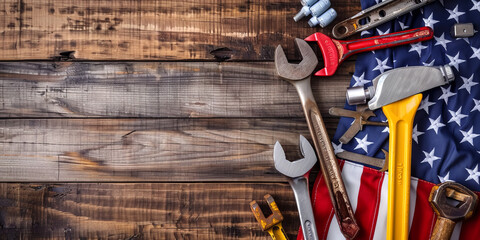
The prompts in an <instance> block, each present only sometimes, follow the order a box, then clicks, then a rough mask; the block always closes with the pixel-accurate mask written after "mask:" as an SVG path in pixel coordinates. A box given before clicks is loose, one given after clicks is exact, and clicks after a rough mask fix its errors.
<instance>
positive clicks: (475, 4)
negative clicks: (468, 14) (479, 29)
mask: <svg viewBox="0 0 480 240" xmlns="http://www.w3.org/2000/svg"><path fill="white" fill-rule="evenodd" d="M472 3H473V6H472V7H471V8H470V11H479V12H480V2H477V0H472Z"/></svg>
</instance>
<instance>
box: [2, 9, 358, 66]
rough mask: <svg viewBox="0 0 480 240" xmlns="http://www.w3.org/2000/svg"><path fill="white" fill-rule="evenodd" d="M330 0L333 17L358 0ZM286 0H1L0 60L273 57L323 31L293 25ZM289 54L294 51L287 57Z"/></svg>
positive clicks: (350, 12)
mask: <svg viewBox="0 0 480 240" xmlns="http://www.w3.org/2000/svg"><path fill="white" fill-rule="evenodd" d="M351 2H352V1H349V0H338V1H332V6H333V7H334V8H335V9H336V10H337V12H338V14H339V16H338V18H337V20H336V22H338V21H341V20H342V19H345V18H347V17H350V16H353V15H354V14H355V13H356V12H358V11H359V10H360V3H355V4H351ZM300 8H301V5H300V3H299V1H290V0H262V1H244V0H227V1H219V0H200V1H169V0H146V1H135V0H117V1H96V0H56V1H35V0H6V1H3V3H2V4H0V14H1V15H2V17H1V18H0V19H1V20H0V42H1V44H0V60H25V59H50V58H52V57H54V56H58V55H59V54H60V52H64V51H76V53H75V56H76V58H80V59H89V60H187V59H188V60H192V59H196V60H215V59H219V60H224V59H237V60H272V59H273V53H274V50H275V47H276V46H277V45H278V44H283V45H285V46H287V48H293V39H294V38H295V37H300V38H304V37H307V36H308V35H310V34H312V33H314V32H316V31H323V32H325V33H329V32H330V29H331V27H332V26H333V25H334V23H333V24H331V25H330V27H329V28H327V29H321V28H310V27H308V24H307V20H308V18H305V19H303V20H302V21H301V22H298V23H295V22H294V21H293V19H292V18H293V16H294V15H295V14H296V13H297V11H298V10H300ZM290 56H293V55H290Z"/></svg>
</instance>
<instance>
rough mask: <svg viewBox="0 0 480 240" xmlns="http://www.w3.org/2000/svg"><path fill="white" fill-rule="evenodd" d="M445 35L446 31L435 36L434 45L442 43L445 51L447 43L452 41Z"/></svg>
mask: <svg viewBox="0 0 480 240" xmlns="http://www.w3.org/2000/svg"><path fill="white" fill-rule="evenodd" d="M444 35H445V33H442V36H440V37H438V38H437V37H435V41H436V43H435V45H434V46H437V45H441V46H442V47H443V49H445V51H447V43H449V42H452V41H450V40H448V39H445V37H444Z"/></svg>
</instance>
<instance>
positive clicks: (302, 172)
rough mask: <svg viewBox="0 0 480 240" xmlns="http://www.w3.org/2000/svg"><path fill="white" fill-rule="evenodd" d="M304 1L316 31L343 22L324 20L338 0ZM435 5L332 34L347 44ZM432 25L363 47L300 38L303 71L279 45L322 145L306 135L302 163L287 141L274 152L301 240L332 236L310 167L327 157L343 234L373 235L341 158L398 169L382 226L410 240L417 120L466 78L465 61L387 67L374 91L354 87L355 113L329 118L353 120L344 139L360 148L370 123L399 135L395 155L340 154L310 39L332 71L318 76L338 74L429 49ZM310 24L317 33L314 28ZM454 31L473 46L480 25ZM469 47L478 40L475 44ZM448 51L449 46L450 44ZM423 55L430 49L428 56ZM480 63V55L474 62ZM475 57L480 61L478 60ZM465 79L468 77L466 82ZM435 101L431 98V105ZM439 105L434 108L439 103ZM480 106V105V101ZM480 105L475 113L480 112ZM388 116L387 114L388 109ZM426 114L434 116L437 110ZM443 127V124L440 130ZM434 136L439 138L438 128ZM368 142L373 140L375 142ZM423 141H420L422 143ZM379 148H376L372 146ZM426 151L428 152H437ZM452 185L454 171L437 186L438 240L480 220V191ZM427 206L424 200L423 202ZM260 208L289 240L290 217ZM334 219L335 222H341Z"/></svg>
mask: <svg viewBox="0 0 480 240" xmlns="http://www.w3.org/2000/svg"><path fill="white" fill-rule="evenodd" d="M301 2H302V5H304V7H303V8H302V10H301V11H300V12H299V13H298V14H297V15H296V16H295V17H294V20H295V21H298V20H300V19H301V18H303V17H305V16H308V15H310V14H311V15H312V19H314V20H312V19H310V21H309V24H310V22H314V23H315V24H314V25H316V24H318V22H320V25H321V26H322V27H324V26H325V22H328V23H329V22H331V21H332V20H333V19H328V20H329V21H324V20H321V19H322V17H323V15H325V14H327V13H328V10H327V9H328V8H329V7H330V2H329V1H328V0H326V1H322V0H320V1H318V2H317V3H315V2H316V1H315V0H310V1H307V0H303V1H301ZM433 2H436V1H435V0H418V1H404V0H386V1H383V2H381V3H379V4H376V5H373V6H371V7H369V8H367V9H365V10H363V11H361V12H359V13H358V14H356V15H355V16H353V17H351V18H348V19H346V20H344V21H341V22H339V23H338V24H337V25H335V26H334V27H333V30H332V35H333V36H334V37H335V38H337V39H341V38H345V37H348V36H351V35H353V34H355V33H358V32H360V31H364V30H368V29H371V28H374V27H377V26H380V25H381V24H383V23H386V22H389V21H392V20H394V19H395V18H398V17H400V16H402V15H404V14H407V13H409V12H411V11H413V10H415V9H418V8H421V7H424V6H426V5H427V4H430V3H433ZM474 4H475V3H474ZM442 5H444V3H442V4H441V5H440V4H439V3H438V4H437V5H435V6H437V7H438V6H442ZM475 6H476V7H477V8H478V9H479V10H478V11H479V12H480V3H477V5H474V7H475ZM442 7H443V6H442ZM331 10H333V9H331ZM333 11H334V10H333ZM455 11H457V8H455ZM322 14H323V15H322ZM335 16H336V13H335ZM325 18H326V17H325ZM457 18H458V14H457ZM315 21H316V22H315ZM424 21H425V25H427V26H423V27H418V28H413V29H409V30H404V31H398V32H394V33H390V34H384V35H380V36H374V37H368V38H362V39H357V40H349V41H341V40H336V39H332V38H330V37H328V36H327V35H325V34H322V33H318V32H317V33H314V34H312V35H310V36H308V37H306V38H305V39H304V40H302V39H299V38H297V39H295V43H296V45H297V47H298V50H299V51H300V54H301V56H302V60H301V62H300V63H298V64H293V63H289V62H288V60H287V58H286V55H285V52H284V50H283V48H282V47H281V46H280V45H279V46H278V47H277V48H276V51H275V67H276V71H277V74H278V76H279V77H280V78H282V79H284V80H286V81H287V82H289V83H290V84H292V85H293V86H294V87H295V89H296V90H297V93H298V95H299V97H300V102H301V105H302V108H303V111H304V114H305V118H306V122H307V125H308V128H309V132H310V138H311V139H312V141H313V146H314V147H313V148H312V146H311V145H310V144H309V142H308V140H307V139H306V138H305V137H303V136H300V150H301V153H302V155H303V157H304V158H302V159H300V160H296V161H288V160H287V159H286V157H285V152H284V151H283V149H282V147H281V145H280V143H279V142H277V143H276V144H275V146H274V150H273V163H274V166H275V168H276V170H277V171H278V172H280V173H282V174H283V175H285V176H287V177H288V182H289V183H290V185H291V188H292V189H293V192H294V196H295V199H296V204H297V208H298V212H299V217H300V224H301V229H300V231H299V236H298V239H307V240H309V239H320V238H321V239H325V238H326V236H327V235H326V233H324V232H323V231H325V230H324V229H320V228H318V226H317V225H316V222H317V223H318V221H315V216H316V214H314V211H315V207H317V204H318V205H321V204H322V203H313V204H312V201H311V200H310V193H309V192H310V191H309V185H308V178H309V175H310V170H311V169H312V168H313V167H314V165H315V163H316V161H317V157H318V159H319V163H320V168H321V177H323V182H324V184H325V185H326V189H327V190H328V194H329V200H330V202H331V204H332V209H333V213H334V215H335V216H334V217H333V218H335V219H336V223H335V224H338V225H337V226H338V229H339V231H340V232H341V234H343V237H344V238H346V239H355V238H357V237H359V236H360V235H362V231H371V230H370V229H363V228H362V226H365V225H364V224H363V223H362V222H361V220H360V219H363V218H362V217H361V216H358V215H357V214H356V213H354V212H355V209H354V208H353V207H352V203H351V199H352V197H351V196H349V195H348V192H347V190H346V187H345V183H344V181H343V178H342V174H341V168H340V166H339V161H338V160H337V157H339V158H341V159H346V160H349V161H354V162H357V163H361V164H363V165H367V166H371V167H374V168H376V169H378V170H377V171H379V172H384V171H388V175H387V174H385V177H388V194H387V200H386V202H387V207H386V222H384V223H383V224H384V225H383V226H380V227H379V228H384V229H386V230H385V231H382V232H383V233H384V235H383V238H384V239H408V238H409V225H411V218H412V216H411V215H410V214H411V208H410V203H411V198H410V192H411V178H412V174H411V169H412V165H411V162H412V138H413V139H416V138H418V135H413V132H415V133H416V134H418V132H417V126H415V127H414V119H416V118H415V116H416V113H417V109H418V108H419V105H420V103H421V102H422V104H424V101H422V98H423V95H422V93H424V92H431V91H433V90H434V89H439V88H440V87H441V86H444V87H442V88H441V89H442V91H443V92H444V93H445V91H444V90H443V89H445V88H448V89H450V87H451V86H452V85H455V84H458V83H457V80H458V76H462V73H461V72H459V67H458V64H459V60H458V58H457V57H458V55H457V57H456V59H457V60H455V59H453V60H451V59H450V60H451V61H450V64H447V65H445V64H436V66H435V65H434V64H433V62H432V64H428V65H429V66H401V67H397V68H394V69H391V70H388V71H385V70H387V69H388V68H387V69H382V70H380V74H379V75H377V76H376V77H375V78H374V79H373V80H372V81H371V85H370V86H368V87H366V86H363V85H364V84H363V83H362V85H360V86H354V87H351V88H349V89H347V90H346V101H347V102H348V106H349V107H355V106H356V109H355V110H348V109H343V108H337V107H332V108H330V110H329V113H330V114H331V115H333V116H339V117H342V118H343V119H346V118H350V119H353V122H352V123H351V126H349V127H348V129H347V130H346V131H344V132H343V133H342V135H341V137H340V138H339V142H340V144H348V143H349V142H350V141H351V140H352V139H354V138H355V140H356V141H357V142H360V140H359V139H358V138H356V137H355V136H356V135H358V134H359V133H360V132H362V131H363V130H364V126H365V125H368V126H377V127H382V128H385V129H387V130H388V132H389V137H388V146H387V147H388V152H387V151H385V150H384V149H381V150H382V151H383V153H384V155H385V157H384V158H383V159H382V158H375V157H372V156H366V155H363V154H359V153H355V152H349V151H346V150H343V149H339V148H337V147H335V149H334V147H333V146H332V144H331V143H332V142H331V141H330V139H329V136H328V134H327V131H326V128H325V124H324V122H323V119H322V115H321V113H320V111H319V109H318V106H317V103H316V101H315V98H314V95H313V92H312V89H311V81H312V79H311V75H312V74H313V73H314V71H315V69H316V68H317V65H318V57H317V56H316V54H315V52H314V51H313V49H312V48H311V47H310V45H309V44H308V43H307V42H317V44H318V46H319V47H320V50H321V54H322V58H323V61H324V67H323V68H322V69H320V70H319V71H317V72H315V73H314V76H317V77H321V78H323V77H328V76H332V75H333V74H335V72H336V70H337V68H338V65H339V64H340V63H342V62H343V61H344V60H345V59H346V58H348V57H350V56H351V55H353V54H356V53H361V52H369V51H374V50H379V49H385V48H391V47H396V46H400V45H405V44H412V46H414V45H416V44H417V45H418V44H421V43H420V42H422V41H430V42H431V41H432V39H433V37H434V30H433V28H432V27H431V26H430V24H427V22H426V20H425V19H424ZM428 21H432V20H428ZM328 23H327V24H328ZM310 25H311V26H312V24H310ZM450 26H451V37H454V38H464V39H466V38H467V37H472V36H474V35H475V30H474V25H473V24H472V23H458V19H457V24H450ZM407 28H408V26H407ZM402 29H403V26H402ZM436 36H438V35H436ZM436 36H435V40H436V41H439V40H438V39H440V40H442V39H443V38H444V37H443V36H444V35H443V34H442V35H441V38H437V37H436ZM443 40H444V42H443V43H444V44H445V39H443ZM465 41H467V42H468V40H465ZM440 44H442V43H440ZM435 45H437V44H435ZM420 46H421V45H420ZM442 46H443V47H444V48H445V46H444V45H442ZM412 48H413V47H412ZM479 48H480V47H479ZM477 50H478V49H477ZM415 51H416V50H415ZM420 53H421V49H420V52H419V55H420ZM477 53H478V51H477ZM477 53H474V55H475V56H477V55H476V54H477ZM448 58H450V56H448ZM472 58H474V57H473V56H472ZM472 58H471V59H472ZM477 58H478V59H479V60H480V57H479V56H477ZM399 60H400V59H398V58H397V61H399ZM474 60H476V59H473V60H471V61H474ZM467 61H468V60H467ZM379 64H380V63H379ZM389 68H391V67H389ZM321 78H316V79H314V80H316V81H319V80H320V79H321ZM461 78H462V79H464V77H461ZM456 79H457V80H456ZM470 80H471V79H470ZM470 80H468V81H470ZM465 81H466V80H465V79H464V82H465ZM368 84H370V83H368ZM475 84H477V83H475ZM475 84H472V83H470V86H467V87H469V88H468V89H467V90H468V93H470V89H471V87H472V86H473V85H475ZM467 87H465V88H467ZM460 89H461V87H460ZM428 98H429V97H428V95H427V97H426V99H427V103H428ZM447 100H448V97H447ZM445 101H446V100H445ZM477 101H478V100H477ZM446 102H447V101H446ZM440 103H441V102H440ZM432 104H433V103H431V104H430V105H432ZM460 104H461V103H460ZM476 104H480V101H479V102H478V103H476ZM421 108H422V109H424V108H425V107H424V106H423V105H422V107H421ZM475 108H478V106H475V107H474V109H473V110H472V112H473V111H474V110H475ZM380 109H381V110H382V111H380ZM479 109H480V108H479ZM479 111H480V110H479ZM426 113H427V114H428V113H429V112H428V106H427V110H426ZM378 114H382V115H383V114H384V115H385V117H386V121H372V120H369V118H371V117H374V118H375V117H376V115H378ZM457 114H458V113H457ZM452 115H453V113H452ZM454 120H455V119H454ZM454 120H452V121H454ZM430 122H432V125H433V124H434V123H433V121H432V120H430ZM435 124H437V125H438V123H435ZM458 125H460V123H458ZM432 128H433V127H432ZM472 129H473V127H472ZM434 130H435V132H436V131H437V130H438V129H437V130H436V129H434ZM460 131H461V130H460ZM477 131H478V130H477ZM461 132H462V134H463V135H464V137H466V136H467V134H470V136H471V135H472V134H473V133H472V132H471V130H470V131H469V132H466V131H465V133H464V131H461ZM475 135H479V134H475ZM473 137H475V136H473ZM473 137H472V138H473ZM364 139H365V141H366V137H365V138H364ZM416 141H417V142H418V140H416ZM464 141H468V142H470V143H471V144H472V145H473V143H472V142H473V140H469V139H468V138H467V139H466V140H465V139H464V140H462V141H461V142H464ZM369 144H372V142H370V143H369ZM457 144H460V143H457ZM359 148H361V147H359ZM434 150H435V149H434ZM424 153H425V155H427V152H424ZM316 156H317V157H316ZM429 156H430V158H429V159H427V160H425V161H427V162H428V163H429V164H430V165H432V163H431V162H433V161H434V160H436V159H434V157H435V156H433V153H431V155H429ZM437 158H438V157H437ZM432 159H433V160H432ZM429 161H431V162H429ZM477 168H478V165H477ZM477 168H475V169H474V170H471V169H468V168H467V171H468V172H469V173H470V174H471V175H470V176H469V178H470V179H473V180H475V181H476V182H477V184H478V183H479V182H478V177H479V176H480V173H478V170H477ZM448 180H449V176H448V174H447V176H446V177H444V178H443V180H442V179H441V182H442V183H441V184H437V185H435V186H433V188H431V193H430V196H429V197H428V203H429V204H430V205H431V207H432V210H433V211H434V212H435V213H436V215H437V216H438V220H436V224H435V226H434V227H433V230H432V231H431V234H430V239H450V236H451V235H452V232H453V230H454V227H455V224H456V223H457V222H460V221H464V220H466V219H468V218H471V217H472V215H475V209H476V205H477V201H478V196H477V195H478V193H475V192H473V191H471V190H469V189H468V188H466V187H465V186H463V185H461V184H459V183H454V182H452V181H448ZM467 180H468V178H467ZM417 182H418V181H417V180H415V185H416V184H417ZM266 199H267V196H266ZM372 201H373V199H372ZM418 201H419V200H418V198H417V202H418ZM423 201H424V202H421V203H420V204H425V202H426V201H427V200H426V199H424V200H423ZM267 202H269V203H270V204H271V203H272V202H274V201H273V199H271V196H269V197H268V199H267ZM428 203H427V204H428ZM255 204H256V202H252V204H251V206H252V211H253V212H254V213H255V217H256V218H257V220H258V221H259V222H260V223H261V225H262V229H263V230H268V229H270V230H268V231H269V233H270V235H271V236H272V238H273V239H277V238H278V239H287V236H286V234H285V232H284V230H283V228H282V227H281V225H280V226H279V225H275V224H279V222H281V221H282V219H283V218H282V217H281V215H280V218H276V221H274V222H272V221H270V222H271V224H266V222H268V221H267V220H265V217H264V216H263V214H259V213H258V211H259V210H258V209H259V208H258V205H255ZM418 204H419V203H417V205H418ZM312 205H313V207H312ZM277 211H278V208H277V209H275V210H274V209H273V208H272V212H274V215H275V214H276V212H277ZM317 217H318V216H317ZM325 217H328V216H325ZM330 217H331V216H330ZM317 220H318V219H317ZM332 221H334V222H335V220H332ZM274 225H275V226H277V227H276V228H275V229H276V230H271V229H272V228H273V226H274ZM377 225H378V223H377ZM432 226H433V225H432ZM377 227H378V226H377ZM425 227H430V226H425ZM274 231H277V232H281V233H282V234H283V235H284V236H283V237H279V235H280V234H274ZM322 236H323V237H322ZM368 236H369V235H365V234H363V235H362V236H361V237H360V238H361V239H371V236H370V237H368ZM377 237H378V236H377ZM471 237H472V239H480V236H471Z"/></svg>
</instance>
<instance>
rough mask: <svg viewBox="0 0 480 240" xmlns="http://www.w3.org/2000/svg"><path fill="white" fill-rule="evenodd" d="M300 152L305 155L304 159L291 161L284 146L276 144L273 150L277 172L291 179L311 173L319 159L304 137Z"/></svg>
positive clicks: (301, 139)
mask: <svg viewBox="0 0 480 240" xmlns="http://www.w3.org/2000/svg"><path fill="white" fill-rule="evenodd" d="M300 151H301V153H302V155H303V158H302V159H299V160H296V161H293V162H292V161H289V160H287V158H286V156H285V151H283V148H282V145H280V143H279V142H276V143H275V146H274V148H273V160H274V162H275V168H276V169H277V171H279V172H280V173H282V174H283V175H286V176H289V177H291V178H294V177H299V176H302V175H304V174H305V173H307V172H308V171H310V169H312V167H313V166H314V165H315V163H316V162H317V157H316V156H315V150H313V147H312V145H310V143H309V142H308V140H307V139H306V138H305V137H304V136H302V135H300Z"/></svg>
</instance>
